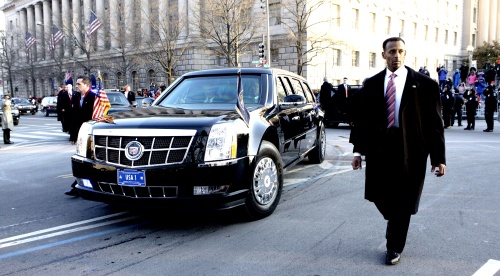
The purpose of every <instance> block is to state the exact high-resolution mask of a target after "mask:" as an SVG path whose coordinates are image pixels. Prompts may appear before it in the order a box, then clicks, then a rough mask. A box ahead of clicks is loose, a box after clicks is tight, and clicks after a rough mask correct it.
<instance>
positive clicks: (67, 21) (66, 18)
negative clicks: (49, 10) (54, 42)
mask: <svg viewBox="0 0 500 276" xmlns="http://www.w3.org/2000/svg"><path fill="white" fill-rule="evenodd" d="M69 1H70V0H62V1H61V2H62V3H61V10H62V12H61V17H62V27H63V28H64V29H65V30H72V29H73V26H72V20H71V10H70V8H69ZM72 50H73V41H71V42H70V43H66V44H65V45H64V56H65V57H70V56H71V54H72V53H73V51H72Z"/></svg>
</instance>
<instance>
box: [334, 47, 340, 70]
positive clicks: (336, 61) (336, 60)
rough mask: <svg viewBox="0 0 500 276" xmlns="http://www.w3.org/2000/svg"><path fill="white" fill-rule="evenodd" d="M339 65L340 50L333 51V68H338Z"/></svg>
mask: <svg viewBox="0 0 500 276" xmlns="http://www.w3.org/2000/svg"><path fill="white" fill-rule="evenodd" d="M340 65H341V60H340V50H339V49H333V66H340Z"/></svg>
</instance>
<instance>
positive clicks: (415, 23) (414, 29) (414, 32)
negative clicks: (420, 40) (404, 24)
mask: <svg viewBox="0 0 500 276" xmlns="http://www.w3.org/2000/svg"><path fill="white" fill-rule="evenodd" d="M413 38H414V39H416V38H417V22H413Z"/></svg>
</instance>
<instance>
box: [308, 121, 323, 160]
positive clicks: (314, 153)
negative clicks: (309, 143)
mask: <svg viewBox="0 0 500 276" xmlns="http://www.w3.org/2000/svg"><path fill="white" fill-rule="evenodd" d="M320 127H321V129H320V130H319V134H318V137H317V138H316V146H315V147H314V149H313V150H311V151H310V152H309V154H308V155H307V156H308V157H309V162H311V163H313V164H320V163H322V162H323V161H324V160H325V155H326V130H325V127H324V126H323V125H321V126H320Z"/></svg>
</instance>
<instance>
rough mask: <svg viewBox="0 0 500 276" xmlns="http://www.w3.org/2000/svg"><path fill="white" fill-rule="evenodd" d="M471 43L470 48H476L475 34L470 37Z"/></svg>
mask: <svg viewBox="0 0 500 276" xmlns="http://www.w3.org/2000/svg"><path fill="white" fill-rule="evenodd" d="M471 42H472V46H474V47H476V35H475V34H473V35H472V41H471Z"/></svg>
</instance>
